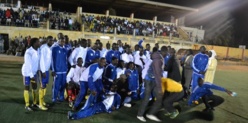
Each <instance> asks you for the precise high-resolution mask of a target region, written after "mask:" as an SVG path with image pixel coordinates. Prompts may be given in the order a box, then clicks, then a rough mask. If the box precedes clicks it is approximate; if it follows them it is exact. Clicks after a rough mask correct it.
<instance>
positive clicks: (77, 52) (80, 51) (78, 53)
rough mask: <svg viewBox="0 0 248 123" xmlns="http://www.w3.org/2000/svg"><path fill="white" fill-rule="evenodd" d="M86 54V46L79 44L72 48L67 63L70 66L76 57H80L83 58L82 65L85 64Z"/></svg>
mask: <svg viewBox="0 0 248 123" xmlns="http://www.w3.org/2000/svg"><path fill="white" fill-rule="evenodd" d="M86 54H87V48H83V47H81V46H79V47H77V48H76V49H74V50H73V51H72V53H71V55H70V57H69V63H70V64H71V66H73V65H76V64H77V59H78V58H79V57H81V58H82V59H83V66H84V64H85V59H86Z"/></svg>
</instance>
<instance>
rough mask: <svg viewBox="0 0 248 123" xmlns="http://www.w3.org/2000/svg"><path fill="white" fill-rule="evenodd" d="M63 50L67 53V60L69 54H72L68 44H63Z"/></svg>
mask: <svg viewBox="0 0 248 123" xmlns="http://www.w3.org/2000/svg"><path fill="white" fill-rule="evenodd" d="M65 50H66V53H67V58H69V56H70V55H71V52H72V47H71V45H70V44H65Z"/></svg>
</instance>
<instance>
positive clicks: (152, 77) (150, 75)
mask: <svg viewBox="0 0 248 123" xmlns="http://www.w3.org/2000/svg"><path fill="white" fill-rule="evenodd" d="M153 51H154V52H153V53H152V55H151V58H152V60H153V61H152V63H151V66H150V68H149V69H150V70H148V72H147V75H146V78H145V79H146V81H145V84H146V85H147V86H148V85H150V87H149V88H146V92H145V99H144V102H142V105H144V107H146V106H147V103H148V101H149V97H150V94H151V91H152V90H153V92H154V95H155V98H156V101H155V102H154V103H153V105H152V107H151V109H150V110H149V111H148V113H147V114H146V117H147V118H149V119H150V120H153V121H157V122H161V120H160V119H158V118H157V116H155V114H156V113H157V112H158V111H159V110H160V108H161V107H162V100H163V91H162V87H161V78H162V75H163V70H164V69H163V68H162V67H163V66H164V62H163V61H164V57H165V55H166V54H167V47H166V46H163V47H162V48H161V51H160V53H159V52H158V50H157V49H154V50H153ZM144 107H143V108H144ZM144 112H145V110H142V109H141V108H140V110H139V112H138V116H137V118H138V119H139V120H141V121H143V122H146V119H145V118H144V117H143V114H144Z"/></svg>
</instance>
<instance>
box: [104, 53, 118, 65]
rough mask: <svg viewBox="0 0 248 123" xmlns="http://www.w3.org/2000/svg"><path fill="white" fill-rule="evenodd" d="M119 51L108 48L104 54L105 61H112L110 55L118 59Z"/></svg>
mask: <svg viewBox="0 0 248 123" xmlns="http://www.w3.org/2000/svg"><path fill="white" fill-rule="evenodd" d="M120 55H121V54H120V52H119V51H114V50H109V51H108V52H107V55H106V61H107V63H108V64H110V63H111V62H112V57H116V58H117V59H118V60H120Z"/></svg>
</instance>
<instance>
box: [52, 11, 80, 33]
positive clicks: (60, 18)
mask: <svg viewBox="0 0 248 123" xmlns="http://www.w3.org/2000/svg"><path fill="white" fill-rule="evenodd" d="M49 15H50V17H49V19H50V28H51V29H58V30H74V31H81V24H80V23H79V22H77V20H74V19H73V18H71V17H70V13H67V12H58V11H52V12H50V13H49Z"/></svg>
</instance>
